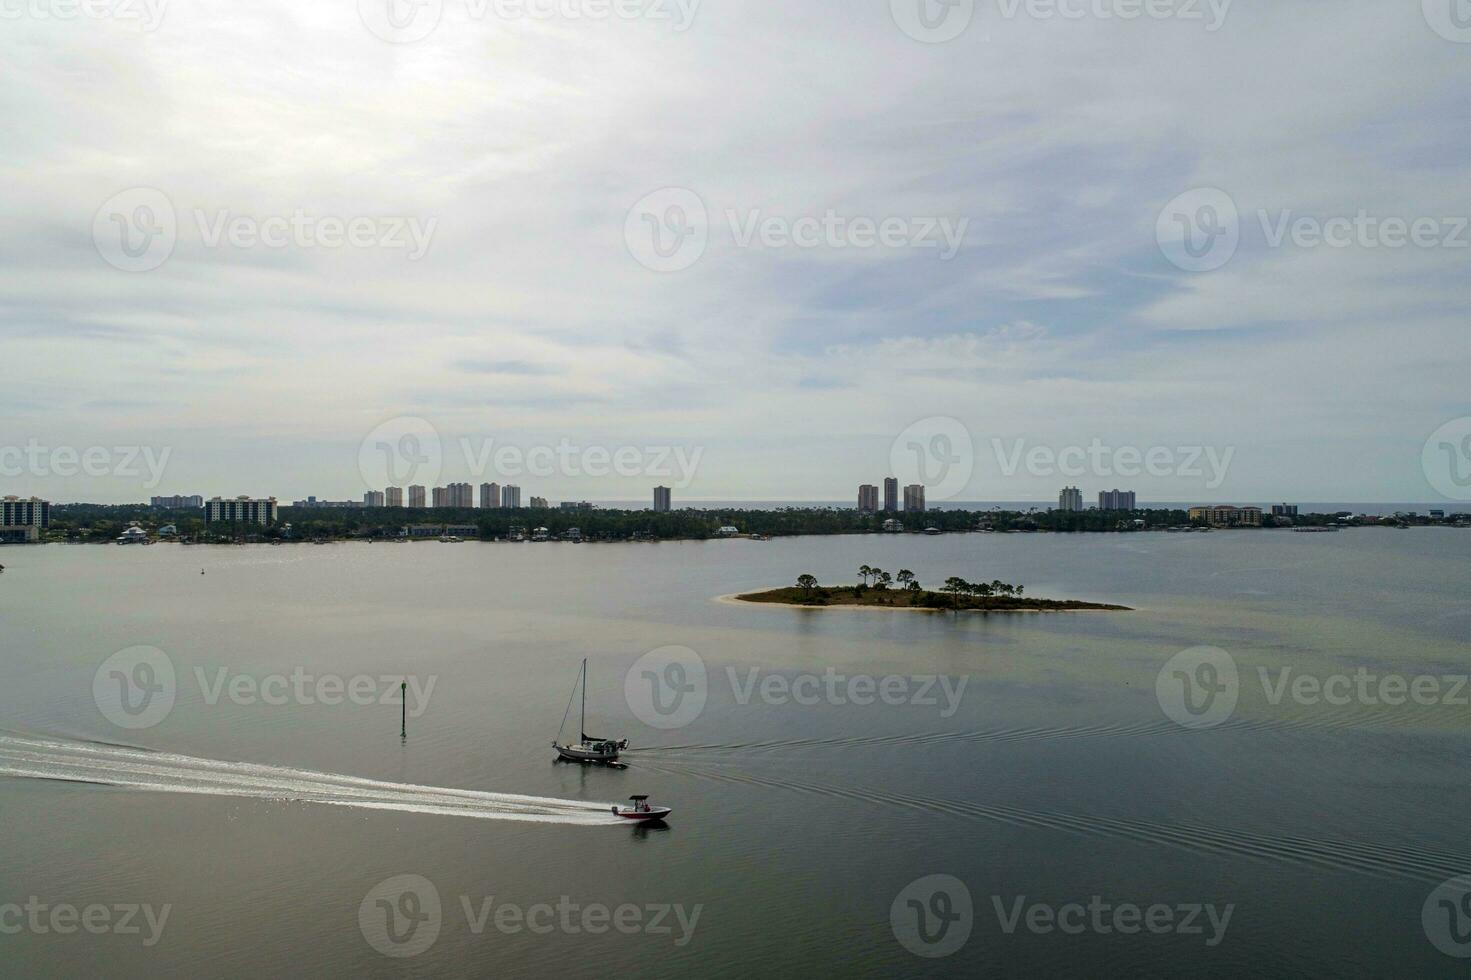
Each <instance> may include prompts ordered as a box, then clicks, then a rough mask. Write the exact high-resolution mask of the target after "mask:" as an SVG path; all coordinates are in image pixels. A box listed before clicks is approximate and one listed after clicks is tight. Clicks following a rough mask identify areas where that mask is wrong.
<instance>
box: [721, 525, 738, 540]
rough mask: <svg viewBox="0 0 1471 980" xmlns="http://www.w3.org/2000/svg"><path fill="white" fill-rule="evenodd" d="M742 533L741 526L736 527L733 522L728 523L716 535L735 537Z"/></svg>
mask: <svg viewBox="0 0 1471 980" xmlns="http://www.w3.org/2000/svg"><path fill="white" fill-rule="evenodd" d="M740 533H741V529H740V528H738V527H736V526H735V525H733V524H726V525H725V526H724V527H722V528H720V529H719V530H717V531H716V532H715V536H716V537H719V538H733V537H735V536H736V535H738V534H740Z"/></svg>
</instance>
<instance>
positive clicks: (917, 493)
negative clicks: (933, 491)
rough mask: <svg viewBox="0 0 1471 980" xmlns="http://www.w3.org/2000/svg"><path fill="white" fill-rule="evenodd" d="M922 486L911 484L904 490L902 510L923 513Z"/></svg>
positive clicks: (921, 484)
mask: <svg viewBox="0 0 1471 980" xmlns="http://www.w3.org/2000/svg"><path fill="white" fill-rule="evenodd" d="M924 508H925V505H924V484H923V483H911V484H909V486H907V487H905V488H904V509H905V510H906V511H913V512H915V513H918V514H922V513H924Z"/></svg>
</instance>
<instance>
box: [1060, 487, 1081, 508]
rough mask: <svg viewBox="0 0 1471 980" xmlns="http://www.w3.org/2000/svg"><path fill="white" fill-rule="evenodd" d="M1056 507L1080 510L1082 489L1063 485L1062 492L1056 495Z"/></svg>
mask: <svg viewBox="0 0 1471 980" xmlns="http://www.w3.org/2000/svg"><path fill="white" fill-rule="evenodd" d="M1057 509H1058V510H1063V511H1072V512H1076V511H1080V510H1082V509H1083V491H1081V490H1079V489H1078V488H1077V487H1063V488H1062V493H1060V494H1058V495H1057Z"/></svg>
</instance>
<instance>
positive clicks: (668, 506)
mask: <svg viewBox="0 0 1471 980" xmlns="http://www.w3.org/2000/svg"><path fill="white" fill-rule="evenodd" d="M673 503H674V495H673V493H672V492H671V491H670V489H669V488H668V487H655V488H654V510H656V511H660V512H663V511H667V510H672V509H673Z"/></svg>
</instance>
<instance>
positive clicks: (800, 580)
mask: <svg viewBox="0 0 1471 980" xmlns="http://www.w3.org/2000/svg"><path fill="white" fill-rule="evenodd" d="M797 588H799V589H801V590H802V591H803V592H805V593H807V597H808V598H811V597H812V590H813V589H815V588H817V577H816V576H814V575H798V576H797Z"/></svg>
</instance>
